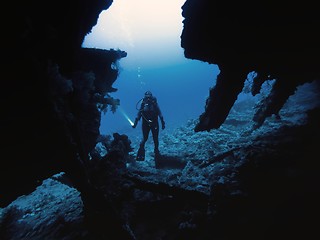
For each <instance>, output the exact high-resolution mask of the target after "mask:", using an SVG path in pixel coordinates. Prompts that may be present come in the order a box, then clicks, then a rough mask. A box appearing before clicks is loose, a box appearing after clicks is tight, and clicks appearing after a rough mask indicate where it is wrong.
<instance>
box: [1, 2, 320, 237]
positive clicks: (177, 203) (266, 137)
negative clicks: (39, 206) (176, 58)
mask: <svg viewBox="0 0 320 240" xmlns="http://www.w3.org/2000/svg"><path fill="white" fill-rule="evenodd" d="M111 2H112V1H108V0H95V1H91V0H80V1H75V0H73V1H62V0H58V1H54V2H50V3H47V2H45V1H38V0H34V1H31V2H27V1H14V2H10V3H8V4H7V5H6V8H5V10H6V12H7V15H6V16H8V18H7V19H6V20H5V21H2V25H4V27H3V28H2V32H3V35H4V37H3V39H4V43H3V46H4V49H3V52H2V57H3V62H4V64H3V65H2V71H1V73H2V74H3V78H2V83H1V84H2V87H1V101H0V102H1V110H2V117H1V119H0V128H1V144H0V146H1V153H2V158H1V168H0V169H1V170H0V171H1V172H0V195H1V198H0V206H1V207H6V206H8V205H9V204H10V203H11V202H12V201H13V200H15V199H16V198H17V197H19V196H21V195H25V194H27V193H31V192H32V191H33V190H34V189H35V188H36V186H38V185H40V184H41V182H42V180H44V179H47V178H49V177H51V176H53V175H54V174H56V173H59V172H65V175H66V179H68V180H69V181H70V185H71V186H72V187H74V188H75V189H77V191H79V192H80V197H81V202H82V203H83V210H84V211H83V213H84V216H83V217H84V218H83V221H84V230H85V231H84V232H86V233H88V234H89V235H88V236H89V239H90V240H91V239H122V240H123V239H157V238H158V239H159V238H162V239H199V238H201V239H212V236H215V238H216V239H223V240H224V239H226V240H227V239H235V238H237V237H246V239H257V235H259V239H270V238H273V239H275V238H278V239H283V238H284V237H288V236H289V238H290V239H294V238H296V239H302V238H305V237H306V238H311V237H310V236H313V235H314V234H316V233H317V230H316V226H315V224H314V222H313V221H312V219H313V218H314V217H315V216H318V215H319V206H318V202H319V198H318V197H317V196H319V188H318V186H317V183H318V182H319V177H318V176H319V175H318V174H317V168H316V164H317V163H318V161H317V158H315V157H314V156H318V152H317V151H318V149H319V136H320V131H319V121H320V120H319V119H320V117H319V115H320V114H319V108H318V109H312V108H310V109H307V110H306V109H304V107H301V106H302V105H300V106H297V105H294V106H293V107H292V105H290V104H289V105H288V106H289V108H290V110H291V112H294V113H295V112H296V113H299V114H303V115H304V116H305V118H301V119H302V120H301V119H300V118H297V120H299V121H296V123H299V124H294V125H292V124H290V121H289V122H284V125H281V126H282V127H281V128H280V127H279V128H277V126H278V125H277V124H275V123H274V122H273V121H272V118H273V116H272V114H277V113H278V112H279V110H280V112H279V113H280V116H281V115H284V116H281V118H284V119H283V120H288V119H286V117H288V115H286V114H289V113H288V111H284V112H282V111H283V110H284V107H285V106H286V105H287V104H288V101H289V100H290V98H289V99H288V97H289V96H290V95H292V94H293V93H296V91H295V89H296V87H297V86H299V85H301V84H302V83H307V82H311V81H312V80H314V79H319V71H320V68H319V58H318V56H319V44H318V43H319V42H320V41H319V35H318V32H317V30H318V29H319V18H318V16H317V14H318V13H317V6H315V5H314V4H313V3H309V1H304V2H303V3H301V4H300V3H299V4H298V3H293V2H291V3H290V5H285V7H284V6H282V5H278V2H276V1H255V2H251V1H238V2H236V3H233V4H235V5H232V4H231V3H230V2H226V1H212V0H187V1H186V3H185V5H184V6H183V16H184V17H185V20H184V30H183V33H182V35H181V41H182V42H181V44H182V47H183V48H184V49H185V56H186V57H188V58H192V59H198V60H202V61H206V62H209V63H214V64H217V65H218V66H219V68H220V71H221V73H220V74H219V76H218V79H217V84H216V86H214V87H213V88H212V90H211V91H210V96H209V98H208V100H207V102H206V111H205V112H204V113H203V114H202V115H201V116H200V119H199V120H200V121H195V122H192V123H190V125H189V126H188V127H187V130H183V131H179V132H178V133H177V135H175V136H174V137H172V136H167V138H165V139H164V141H163V142H162V144H163V145H162V146H164V147H165V146H166V145H170V146H173V147H174V146H175V144H177V143H180V144H181V145H182V146H181V145H177V146H176V147H175V148H173V149H170V148H168V150H170V152H168V153H167V154H166V155H164V156H163V158H162V159H160V162H159V163H158V164H160V165H158V167H159V169H155V168H154V164H155V162H154V161H151V162H148V163H146V164H141V166H140V167H138V168H137V166H139V165H133V166H131V165H130V164H132V155H130V154H129V152H130V151H131V150H132V149H131V146H130V144H131V141H130V139H128V137H127V136H125V135H118V134H115V135H114V136H113V139H112V138H111V137H110V138H107V137H106V138H105V139H103V141H102V140H101V139H99V138H102V137H101V136H100V135H99V125H100V114H101V112H103V111H115V110H116V108H117V106H118V104H119V101H118V100H117V99H112V98H110V97H109V96H108V92H113V91H115V90H116V89H114V88H113V87H112V84H113V82H114V81H115V80H116V78H117V73H118V72H117V69H116V68H115V67H116V66H117V61H118V60H120V59H121V58H123V57H125V56H126V53H125V52H123V51H120V50H119V51H113V50H99V49H83V48H81V43H82V41H83V39H84V37H85V35H86V34H87V33H88V32H89V31H90V29H91V28H92V27H93V26H94V25H95V24H96V22H97V18H98V15H99V13H100V12H101V11H102V10H104V9H107V8H108V7H109V6H110V4H111ZM124 50H125V49H124ZM252 71H255V72H256V73H257V75H256V77H255V78H254V79H253V81H252V84H251V85H250V89H251V92H252V94H253V95H259V92H260V86H261V85H262V84H263V83H265V80H272V79H275V80H276V82H275V83H274V84H273V85H272V86H273V87H272V90H271V92H270V94H269V95H267V96H266V97H265V98H261V99H260V98H259V101H258V103H259V104H257V105H256V106H257V108H256V112H255V113H254V114H252V119H253V120H254V122H255V124H250V125H249V126H250V129H246V131H244V132H242V134H243V135H241V136H239V134H240V133H239V130H240V127H241V126H242V125H245V124H246V123H247V121H248V119H243V115H241V114H239V115H237V117H235V116H234V115H233V116H231V117H229V116H230V113H231V112H232V111H233V110H232V107H235V106H234V104H233V103H234V102H235V101H236V99H237V96H238V94H239V92H241V91H242V89H243V87H245V86H246V84H245V79H246V77H247V75H248V74H249V73H251V72H252ZM313 83H314V85H312V86H314V88H313V91H311V92H313V93H316V97H315V98H314V102H316V103H318V102H319V89H318V87H317V86H318V82H313ZM306 99H308V98H306ZM289 102H290V101H289ZM244 106H245V107H248V105H247V104H244ZM236 109H241V108H238V106H237V108H235V110H236ZM242 111H244V109H242ZM289 112H290V111H289ZM228 117H229V118H228ZM268 117H270V119H269V118H268ZM300 120H301V121H300ZM293 122H295V121H293ZM223 123H225V124H228V125H231V126H232V127H234V129H232V130H230V129H228V128H225V126H222V124H223ZM268 126H269V127H270V128H267V130H265V131H264V130H263V129H264V127H268ZM220 127H221V128H220ZM274 127H275V129H273V128H274ZM213 128H216V129H218V130H219V131H218V132H216V133H217V135H216V133H214V135H210V134H209V133H207V132H205V131H204V130H211V129H213ZM192 129H195V130H196V132H197V134H195V135H193V134H191V133H190V132H192V131H191V130H192ZM254 130H255V131H254ZM259 131H262V132H261V133H262V135H261V136H259V137H258V135H256V133H259ZM228 134H229V135H228ZM230 134H231V135H230ZM234 137H239V138H234ZM255 137H256V138H255ZM230 139H234V140H235V139H238V140H239V139H240V140H241V141H242V143H248V145H247V144H242V145H239V144H238V142H237V141H231V142H230ZM241 141H240V142H241ZM97 142H99V143H101V142H107V143H104V144H102V145H103V146H105V147H106V149H107V151H106V154H105V155H104V156H100V155H99V154H98V153H97V151H95V145H96V143H97ZM133 144H136V143H135V141H133ZM189 144H190V145H189ZM134 146H136V145H134ZM191 146H193V147H197V148H199V149H198V150H199V151H197V152H196V153H195V152H193V151H190V148H191ZM177 152H179V154H178V155H177V154H176V153H177ZM239 163H241V164H239ZM127 164H129V165H128V166H129V167H130V166H131V168H129V167H128V166H127ZM151 164H152V165H151ZM144 165H147V166H144ZM150 166H152V167H150ZM145 167H146V169H147V170H146V171H145ZM166 168H167V169H169V170H168V171H167V169H166ZM172 169H173V170H172ZM177 169H178V170H177ZM182 169H183V171H182ZM129 170H130V171H129ZM171 170H172V171H171ZM156 176H159V179H160V180H159V179H158V181H154V178H153V177H156ZM189 177H192V178H191V179H190V178H189ZM156 180H157V179H156ZM199 182H200V183H199ZM172 183H174V184H172ZM63 189H65V188H61V190H63ZM73 193H74V191H73ZM77 193H78V192H76V194H77ZM77 196H78V195H77ZM44 199H46V198H44ZM20 200H21V199H20ZM79 203H80V202H79ZM69 207H70V206H66V209H65V211H67V209H68V208H69ZM12 213H13V216H12V217H13V219H17V220H19V219H20V217H21V215H20V213H19V212H15V211H13V212H12ZM15 213H17V214H18V215H14V214H15ZM31 213H32V212H31ZM26 214H27V215H26V216H27V217H29V215H28V213H26ZM155 216H156V217H155ZM9 217H10V216H9ZM15 217H16V218H15ZM58 220H59V221H57V222H56V223H57V224H59V223H61V221H62V222H63V221H64V219H61V218H59V219H58ZM8 226H13V225H6V222H5V221H1V226H0V227H1V234H2V236H4V237H6V236H8V235H6V234H9V235H10V234H11V233H12V232H10V229H8V228H7V227H8ZM30 226H32V227H33V225H30ZM34 226H37V225H34ZM44 226H46V224H44ZM70 226H72V227H75V228H77V224H75V225H72V224H71V225H70ZM37 229H38V228H36V229H35V230H37ZM8 230H9V231H8ZM22 230H24V229H22ZM61 230H63V231H64V230H65V228H64V227H62V228H61ZM77 230H78V229H76V230H75V229H74V228H73V229H72V230H71V229H70V231H77ZM279 230H280V234H278V233H279ZM44 231H45V229H44ZM18 234H19V233H17V235H18ZM30 234H32V233H30ZM41 234H43V232H41ZM277 234H278V235H277ZM18 236H20V235H18ZM44 236H45V235H44ZM46 236H48V235H46ZM61 236H62V235H61ZM68 236H70V238H72V236H74V238H75V239H77V237H78V235H73V234H70V235H68ZM112 236H113V238H112ZM260 236H261V237H260ZM274 236H276V237H274ZM8 238H9V239H10V236H9V237H8ZM18 238H19V237H18Z"/></svg>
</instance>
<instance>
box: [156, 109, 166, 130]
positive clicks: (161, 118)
mask: <svg viewBox="0 0 320 240" xmlns="http://www.w3.org/2000/svg"><path fill="white" fill-rule="evenodd" d="M157 109H158V116H159V118H160V121H161V126H162V129H165V127H166V124H165V121H164V118H163V115H162V112H161V110H160V107H159V104H158V103H157Z"/></svg>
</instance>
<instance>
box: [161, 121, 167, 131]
mask: <svg viewBox="0 0 320 240" xmlns="http://www.w3.org/2000/svg"><path fill="white" fill-rule="evenodd" d="M161 126H162V130H163V129H165V128H166V123H165V122H164V120H163V119H161Z"/></svg>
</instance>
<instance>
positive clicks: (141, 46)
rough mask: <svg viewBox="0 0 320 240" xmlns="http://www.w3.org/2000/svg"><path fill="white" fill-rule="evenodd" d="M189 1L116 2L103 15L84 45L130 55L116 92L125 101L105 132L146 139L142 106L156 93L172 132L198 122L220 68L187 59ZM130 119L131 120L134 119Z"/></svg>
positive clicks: (104, 122)
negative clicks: (139, 117) (138, 124)
mask: <svg viewBox="0 0 320 240" xmlns="http://www.w3.org/2000/svg"><path fill="white" fill-rule="evenodd" d="M184 2H185V1H184V0H174V1H172V0H165V1H148V0H137V1H125V0H119V1H115V2H113V4H112V5H111V6H110V8H109V9H108V10H106V11H103V12H102V13H101V14H100V15H99V20H98V22H97V25H96V26H94V27H93V29H92V31H91V33H90V34H88V35H87V36H86V38H85V40H84V42H83V47H87V48H101V49H120V50H123V51H126V52H127V53H128V55H127V57H125V58H123V59H121V60H120V61H119V64H118V65H119V66H118V67H119V69H120V71H119V76H118V78H117V80H116V82H115V83H114V84H113V87H114V88H116V89H117V91H116V92H113V93H110V95H111V96H112V97H114V98H117V99H119V100H120V106H119V108H118V109H117V111H116V112H115V113H112V112H106V114H102V117H101V126H100V132H101V134H113V133H114V132H118V133H121V134H123V133H125V134H127V135H129V136H131V138H133V139H135V138H140V137H141V131H139V130H135V129H132V127H131V123H130V121H133V120H134V118H135V116H136V114H137V109H136V103H137V102H138V101H139V100H140V99H141V98H142V97H143V94H144V93H145V92H146V91H147V90H150V91H152V92H153V93H154V95H155V96H156V97H157V99H158V103H159V105H160V107H161V110H162V113H163V116H164V117H165V119H166V123H167V126H166V132H170V131H172V130H173V129H175V128H177V127H179V126H180V125H182V124H185V123H186V122H187V121H188V120H190V119H195V118H197V117H198V116H199V115H200V114H201V112H202V111H203V105H204V103H205V100H206V98H207V96H208V93H209V88H210V87H212V86H213V85H214V82H215V79H216V76H217V74H218V72H219V69H218V67H217V66H216V65H213V64H208V63H206V62H201V61H197V60H191V59H187V58H185V57H184V53H183V49H182V48H181V46H180V41H181V40H180V35H181V32H182V27H183V17H182V14H181V13H182V9H181V7H182V5H183V4H184ZM128 119H130V121H128Z"/></svg>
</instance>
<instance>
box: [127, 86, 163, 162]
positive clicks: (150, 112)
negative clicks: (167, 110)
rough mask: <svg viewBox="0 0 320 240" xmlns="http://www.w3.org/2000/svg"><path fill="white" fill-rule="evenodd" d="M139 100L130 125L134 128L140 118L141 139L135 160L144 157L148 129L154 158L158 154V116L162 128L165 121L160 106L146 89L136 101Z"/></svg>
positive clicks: (141, 159) (140, 159)
mask: <svg viewBox="0 0 320 240" xmlns="http://www.w3.org/2000/svg"><path fill="white" fill-rule="evenodd" d="M141 101H142V102H141ZM139 102H141V106H140V109H138V108H137V110H139V111H138V114H137V117H136V118H135V121H134V124H133V125H132V127H133V128H135V127H136V126H137V124H138V122H139V120H140V119H141V118H142V135H143V138H142V141H141V142H140V147H139V150H138V153H137V158H136V160H137V161H143V160H144V158H145V148H144V146H145V143H146V142H147V140H148V137H149V133H150V131H151V133H152V138H153V143H154V153H155V158H157V157H158V156H159V155H160V152H159V122H158V118H160V121H161V127H162V129H165V122H164V119H163V116H162V113H161V110H160V107H159V105H158V102H157V99H156V97H154V96H153V95H152V93H151V92H150V91H146V92H145V94H144V97H143V98H142V99H141V100H139V101H138V103H139ZM138 103H137V105H138Z"/></svg>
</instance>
